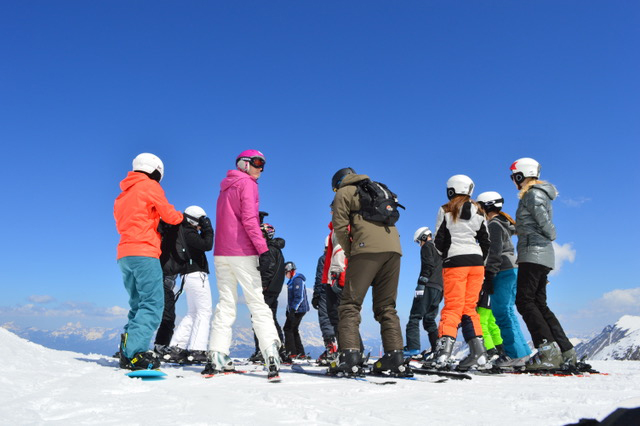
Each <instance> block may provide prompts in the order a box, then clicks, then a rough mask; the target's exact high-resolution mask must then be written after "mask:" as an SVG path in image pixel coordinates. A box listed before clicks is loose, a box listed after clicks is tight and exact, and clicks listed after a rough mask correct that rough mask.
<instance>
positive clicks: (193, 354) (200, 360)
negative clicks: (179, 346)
mask: <svg viewBox="0 0 640 426" xmlns="http://www.w3.org/2000/svg"><path fill="white" fill-rule="evenodd" d="M185 354H186V358H185V361H184V362H185V364H206V363H207V352H206V351H185Z"/></svg>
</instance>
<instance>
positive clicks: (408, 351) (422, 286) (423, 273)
mask: <svg viewBox="0 0 640 426" xmlns="http://www.w3.org/2000/svg"><path fill="white" fill-rule="evenodd" d="M413 241H415V242H416V243H418V244H419V245H420V275H419V276H418V285H417V287H416V290H415V294H414V297H413V304H412V305H411V313H410V314H409V321H408V322H407V346H406V347H405V351H404V356H406V357H415V356H418V355H419V354H420V322H422V325H423V327H424V329H425V331H426V332H427V334H428V336H429V343H430V346H431V349H430V351H424V352H423V353H422V358H426V357H428V356H429V354H433V353H434V352H435V348H436V342H437V341H438V324H437V323H436V316H438V309H439V308H440V302H442V257H440V253H438V250H436V246H435V245H434V244H433V238H432V233H431V229H429V227H427V226H424V227H422V228H418V230H417V231H416V232H415V234H414V235H413Z"/></svg>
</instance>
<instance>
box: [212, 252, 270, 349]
mask: <svg viewBox="0 0 640 426" xmlns="http://www.w3.org/2000/svg"><path fill="white" fill-rule="evenodd" d="M213 262H214V264H215V268H216V281H217V284H218V293H219V295H220V300H219V301H218V306H216V312H215V315H214V316H213V320H212V321H211V336H210V339H209V350H210V351H216V352H221V353H223V354H226V355H229V352H230V348H231V337H232V329H231V327H232V326H233V323H234V322H235V320H236V311H237V303H238V284H240V286H241V287H242V293H243V294H244V298H245V300H246V301H247V307H248V308H249V311H250V312H251V322H252V323H253V329H254V330H255V333H256V336H257V337H258V342H259V344H260V350H261V351H264V350H265V349H266V348H268V347H269V346H271V345H272V344H273V343H274V342H278V345H281V342H280V339H279V338H278V332H277V331H276V326H275V324H274V323H273V313H272V312H271V309H269V306H267V304H266V303H265V302H264V296H263V295H262V280H261V279H260V272H259V271H258V256H214V257H213Z"/></svg>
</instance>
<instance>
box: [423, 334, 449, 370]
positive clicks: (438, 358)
mask: <svg viewBox="0 0 640 426" xmlns="http://www.w3.org/2000/svg"><path fill="white" fill-rule="evenodd" d="M455 342H456V339H454V338H453V337H451V336H442V337H441V338H439V339H438V342H437V343H436V354H435V357H434V360H433V365H431V366H427V365H426V363H425V366H424V368H433V367H436V368H444V366H445V365H446V364H447V361H449V358H451V352H453V345H454V343H455Z"/></svg>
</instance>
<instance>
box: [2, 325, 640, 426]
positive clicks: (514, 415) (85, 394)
mask: <svg viewBox="0 0 640 426" xmlns="http://www.w3.org/2000/svg"><path fill="white" fill-rule="evenodd" d="M0 339H1V340H2V345H1V346H0V357H1V359H2V362H1V364H0V384H1V386H0V401H1V404H0V423H2V424H12V425H17V424H20V425H24V424H44V423H46V424H61V425H62V424H64V425H68V424H101V425H102V424H107V425H108V424H114V425H116V424H117V425H121V424H128V425H136V424H139V425H143V424H153V425H164V424H172V425H174V424H191V425H204V424H229V425H230V424H305V423H306V424H327V425H329V424H339V425H359V424H367V425H378V424H380V425H381V424H403V425H407V424H425V423H429V424H447V425H471V424H472V425H513V424H518V425H534V424H535V425H540V424H544V425H562V424H566V423H572V422H577V421H578V420H579V419H580V418H583V417H591V418H597V419H598V420H602V419H603V418H604V417H606V416H607V415H608V414H609V413H611V412H612V411H613V410H614V409H615V408H617V407H637V406H640V362H637V361H597V362H594V363H593V366H594V367H595V368H596V369H598V370H600V371H603V372H607V373H609V375H594V376H590V377H582V378H580V377H532V376H524V375H507V376H501V377H490V376H474V377H473V380H466V381H447V382H445V383H434V382H433V380H435V379H434V378H433V377H419V378H418V379H419V380H418V381H409V380H398V381H397V383H396V384H395V385H387V386H376V385H372V384H369V383H364V382H359V381H355V380H349V379H327V378H323V377H317V378H316V377H311V376H306V375H302V374H297V373H292V372H288V371H287V370H289V369H288V368H284V369H283V372H282V374H281V376H282V379H283V381H282V382H281V383H269V382H267V379H266V373H264V372H262V371H259V370H256V372H255V373H252V374H247V375H231V376H221V377H215V378H212V379H203V378H202V377H201V376H200V374H199V371H200V370H201V367H185V368H165V369H164V371H166V372H167V373H168V375H169V377H168V379H166V380H163V381H157V382H143V381H140V380H138V379H130V378H128V377H126V376H125V375H124V374H123V371H122V370H119V369H117V368H115V360H113V359H110V358H108V357H105V356H101V355H83V354H78V353H74V352H65V351H56V350H52V349H47V348H44V347H42V346H39V345H36V344H34V343H31V342H28V341H26V340H23V339H21V338H19V337H17V336H16V335H14V334H12V333H11V332H9V331H7V330H4V329H0Z"/></svg>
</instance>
